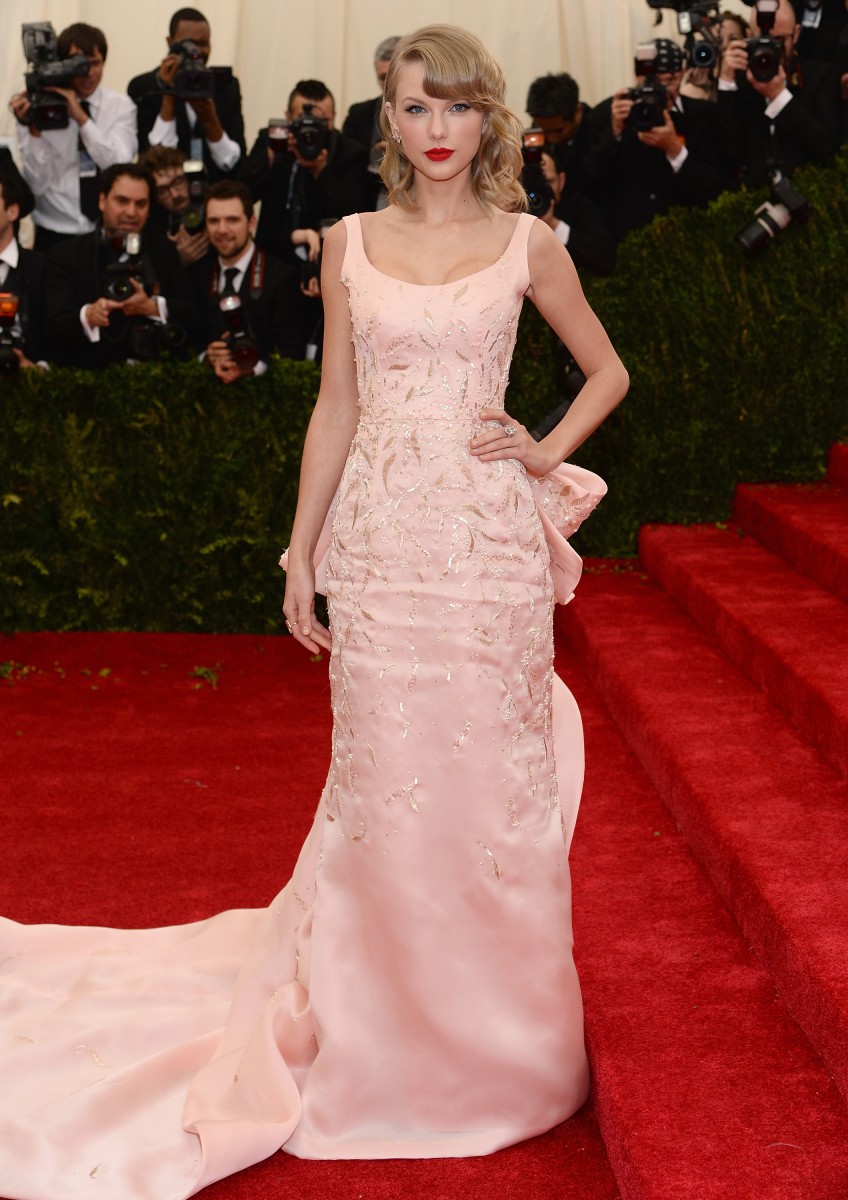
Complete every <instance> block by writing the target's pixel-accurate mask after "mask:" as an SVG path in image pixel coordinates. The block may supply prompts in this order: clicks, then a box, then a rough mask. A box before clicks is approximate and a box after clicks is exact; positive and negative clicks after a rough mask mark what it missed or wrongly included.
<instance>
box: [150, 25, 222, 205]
mask: <svg viewBox="0 0 848 1200" xmlns="http://www.w3.org/2000/svg"><path fill="white" fill-rule="evenodd" d="M211 36H212V35H211V32H210V29H209V22H208V21H207V20H206V18H205V17H204V15H203V13H202V12H199V11H198V10H197V9H196V8H181V9H179V10H178V11H177V12H175V13H174V15H173V16H172V17H171V23H170V26H169V29H168V37H167V38H166V39H165V40H166V41H167V44H168V53H167V54H166V56H165V57H164V58H163V59H162V62H161V63H160V64H159V67H158V68H157V69H156V70H154V71H148V72H146V74H144V75H137V76H136V78H135V79H132V80H130V85H129V87H128V88H127V91H128V92H129V94H130V96H131V97H132V99H133V100H134V101H135V103H136V104H137V105H138V140H139V146H140V147H141V149H142V150H146V149H147V147H148V146H168V147H170V148H172V149H175V148H177V147H178V148H179V149H180V150H182V152H183V154H184V155H185V156H186V158H190V159H196V160H198V161H200V162H202V163H203V164H204V166H205V167H206V171H207V174H208V177H209V179H210V180H213V181H214V180H217V179H224V178H227V177H228V176H230V175H232V174H233V173H234V172H235V171H236V170H237V168H238V167H239V164H240V162H241V160H242V157H243V155H244V119H243V117H242V111H241V88H240V87H239V82H238V80H237V79H236V78H235V76H234V75H233V73H232V71H231V70H230V69H229V68H225V67H211V68H210V67H208V66H207V63H208V60H209V55H210V53H211V49H212V46H211Z"/></svg>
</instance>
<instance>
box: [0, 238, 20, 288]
mask: <svg viewBox="0 0 848 1200" xmlns="http://www.w3.org/2000/svg"><path fill="white" fill-rule="evenodd" d="M19 261H20V253H19V252H18V239H17V238H12V240H11V241H10V242H9V245H8V246H6V248H5V249H4V250H0V288H4V287H5V286H6V280H7V279H8V278H9V272H10V271H14V270H15V268H16V267H17V265H18V262H19Z"/></svg>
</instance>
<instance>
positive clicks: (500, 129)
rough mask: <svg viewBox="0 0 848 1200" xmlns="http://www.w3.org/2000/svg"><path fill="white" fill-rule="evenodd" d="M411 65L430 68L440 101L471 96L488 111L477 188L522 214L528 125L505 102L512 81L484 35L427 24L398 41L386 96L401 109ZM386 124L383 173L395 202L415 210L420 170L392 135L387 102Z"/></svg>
mask: <svg viewBox="0 0 848 1200" xmlns="http://www.w3.org/2000/svg"><path fill="white" fill-rule="evenodd" d="M408 63H421V64H422V65H423V67H424V91H425V93H426V94H427V95H428V96H432V97H433V99H434V100H465V101H467V102H468V103H469V104H470V105H471V107H472V108H474V109H476V110H477V111H478V112H481V113H482V114H483V132H482V136H481V138H480V148H479V150H478V151H477V153H476V155H475V156H474V159H473V160H472V163H471V190H472V193H473V194H474V196H475V198H476V199H477V201H478V202H479V203H480V205H481V206H482V207H483V208H486V209H490V208H497V209H502V210H504V211H506V212H521V211H523V210H524V209H526V208H527V197H526V195H525V192H524V189H523V188H522V186H521V184H520V183H519V181H518V177H519V176H520V174H521V167H522V157H521V134H522V125H521V122H520V121H519V119H518V117H517V116H516V115H515V113H514V112H512V110H511V109H509V108H507V106H506V105H505V103H504V94H505V91H506V82H505V80H504V74H503V71H502V70H501V68H500V66H499V64H498V63H497V62H496V61H495V59H494V58H492V56H491V54H490V53H489V51H488V50H487V49H486V47H485V46H484V45H483V43H482V42H481V41H480V39H479V38H477V37H475V35H474V34H473V33H469V32H468V30H467V29H461V28H460V27H459V26H458V25H425V26H424V28H423V29H417V30H416V31H415V33H409V34H407V35H406V37H402V38H401V39H400V41H399V42H398V44H397V46H396V48H395V51H394V54H393V55H392V61H391V64H390V66H389V71H388V74H387V75H386V84H385V89H384V95H383V100H384V102H385V101H388V102H389V103H390V104H391V105H392V108H393V109H394V107H395V95H396V92H397V79H398V74H399V72H400V70H401V68H402V67H405V66H406V65H407V64H408ZM380 126H381V128H382V131H383V135H384V137H385V140H386V153H385V156H384V158H383V164H382V166H381V168H380V175H381V176H382V179H383V183H384V184H385V185H386V190H387V191H388V194H389V203H390V204H397V205H398V207H400V208H404V209H406V210H407V211H409V212H412V211H414V210H415V208H416V205H415V200H414V198H413V196H412V187H413V183H414V180H415V169H414V167H413V166H412V163H411V162H410V161H409V159H408V158H407V157H406V155H405V154H404V152H403V147H402V146H401V145H399V144H398V143H397V142H395V141H394V140H393V139H392V130H391V126H390V124H389V118H388V115H387V114H386V109H385V103H384V107H383V109H382V111H381V113H380Z"/></svg>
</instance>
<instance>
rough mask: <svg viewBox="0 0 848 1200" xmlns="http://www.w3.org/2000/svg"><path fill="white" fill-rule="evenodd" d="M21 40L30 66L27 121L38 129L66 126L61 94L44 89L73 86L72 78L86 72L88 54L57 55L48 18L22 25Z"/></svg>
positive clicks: (66, 107)
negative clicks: (63, 56)
mask: <svg viewBox="0 0 848 1200" xmlns="http://www.w3.org/2000/svg"><path fill="white" fill-rule="evenodd" d="M21 40H22V41H23V44H24V57H25V58H26V60H27V62H28V63H29V68H30V69H29V70H28V71H27V73H26V75H25V76H24V82H25V84H26V92H27V98H28V100H29V112H28V113H27V116H26V124H28V125H34V126H35V127H36V129H38V130H40V131H45V130H48V129H67V128H68V121H69V120H70V116H69V113H68V105H67V103H66V102H65V99H64V97H63V96H57V95H56V93H55V92H46V91H45V90H44V89H45V88H49V87H59V88H69V87H73V83H74V80H75V79H79V78H80V76H82V75H87V74H88V72H89V69H90V63H89V61H88V58H87V56H86V55H85V54H74V55H72V56H71V58H60V57H59V46H58V41H57V39H56V31H55V30H54V28H53V26H52V24H51V23H50V22H49V21H31V22H29V23H27V24H24V25H22V26H21Z"/></svg>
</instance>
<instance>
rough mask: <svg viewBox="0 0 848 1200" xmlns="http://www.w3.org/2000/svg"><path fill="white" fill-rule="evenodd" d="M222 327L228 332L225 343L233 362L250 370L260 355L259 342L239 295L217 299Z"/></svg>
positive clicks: (245, 369)
mask: <svg viewBox="0 0 848 1200" xmlns="http://www.w3.org/2000/svg"><path fill="white" fill-rule="evenodd" d="M218 308H219V309H220V312H221V316H222V318H223V323H224V329H225V330H226V332H227V333H228V334H229V337H228V339H227V344H228V346H229V350H230V355H231V356H232V359H233V362H234V363H235V364H236V366H237V367H239V368H240V369H241V370H242V371H252V370H253V368H254V367H255V366H256V364H257V363H258V362H259V360H260V358H261V357H262V352H261V351H260V349H259V342H258V340H257V337H256V334H255V333H254V332H253V326H252V325H251V323H250V318H249V317H248V315H247V312H246V310H245V308H244V306H243V305H242V302H241V297H240V296H222V297H221V299H220V300H219V301H218Z"/></svg>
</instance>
